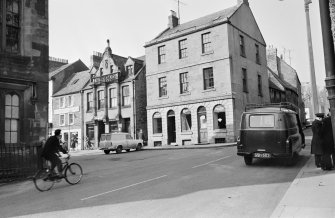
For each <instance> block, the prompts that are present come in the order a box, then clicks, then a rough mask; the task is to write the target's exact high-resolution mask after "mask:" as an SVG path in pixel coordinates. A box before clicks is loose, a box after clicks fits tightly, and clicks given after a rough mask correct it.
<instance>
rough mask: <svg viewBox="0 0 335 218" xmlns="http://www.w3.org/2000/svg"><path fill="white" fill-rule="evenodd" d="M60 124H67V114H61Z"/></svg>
mask: <svg viewBox="0 0 335 218" xmlns="http://www.w3.org/2000/svg"><path fill="white" fill-rule="evenodd" d="M59 125H60V126H64V125H65V114H60V115H59Z"/></svg>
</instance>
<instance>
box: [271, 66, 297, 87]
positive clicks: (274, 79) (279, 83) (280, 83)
mask: <svg viewBox="0 0 335 218" xmlns="http://www.w3.org/2000/svg"><path fill="white" fill-rule="evenodd" d="M267 68H268V72H269V81H270V84H269V85H270V87H271V85H273V87H271V88H276V87H277V88H278V89H279V90H281V91H285V90H283V88H285V89H291V90H293V91H295V92H297V88H295V87H293V86H292V85H291V84H289V83H288V82H286V81H285V80H283V79H281V78H280V77H279V76H278V75H277V74H276V73H275V72H273V71H272V70H271V69H270V68H269V67H267ZM271 83H272V84H271Z"/></svg>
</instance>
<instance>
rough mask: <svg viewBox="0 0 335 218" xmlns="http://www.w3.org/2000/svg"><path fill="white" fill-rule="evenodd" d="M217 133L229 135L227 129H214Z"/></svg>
mask: <svg viewBox="0 0 335 218" xmlns="http://www.w3.org/2000/svg"><path fill="white" fill-rule="evenodd" d="M214 132H215V133H227V128H225V129H214Z"/></svg>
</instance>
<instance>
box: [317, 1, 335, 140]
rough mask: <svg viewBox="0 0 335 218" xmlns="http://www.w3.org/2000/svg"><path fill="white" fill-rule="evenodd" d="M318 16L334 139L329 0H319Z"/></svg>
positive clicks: (334, 89) (334, 63)
mask: <svg viewBox="0 0 335 218" xmlns="http://www.w3.org/2000/svg"><path fill="white" fill-rule="evenodd" d="M319 5H320V18H321V29H322V40H323V52H324V58H325V68H326V79H325V82H326V88H327V91H328V100H329V104H330V113H331V120H332V126H333V137H334V140H335V51H334V39H333V34H332V31H331V18H330V11H329V10H330V4H329V0H319Z"/></svg>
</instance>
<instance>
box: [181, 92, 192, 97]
mask: <svg viewBox="0 0 335 218" xmlns="http://www.w3.org/2000/svg"><path fill="white" fill-rule="evenodd" d="M179 95H180V96H185V95H191V92H185V93H181V94H179Z"/></svg>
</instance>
